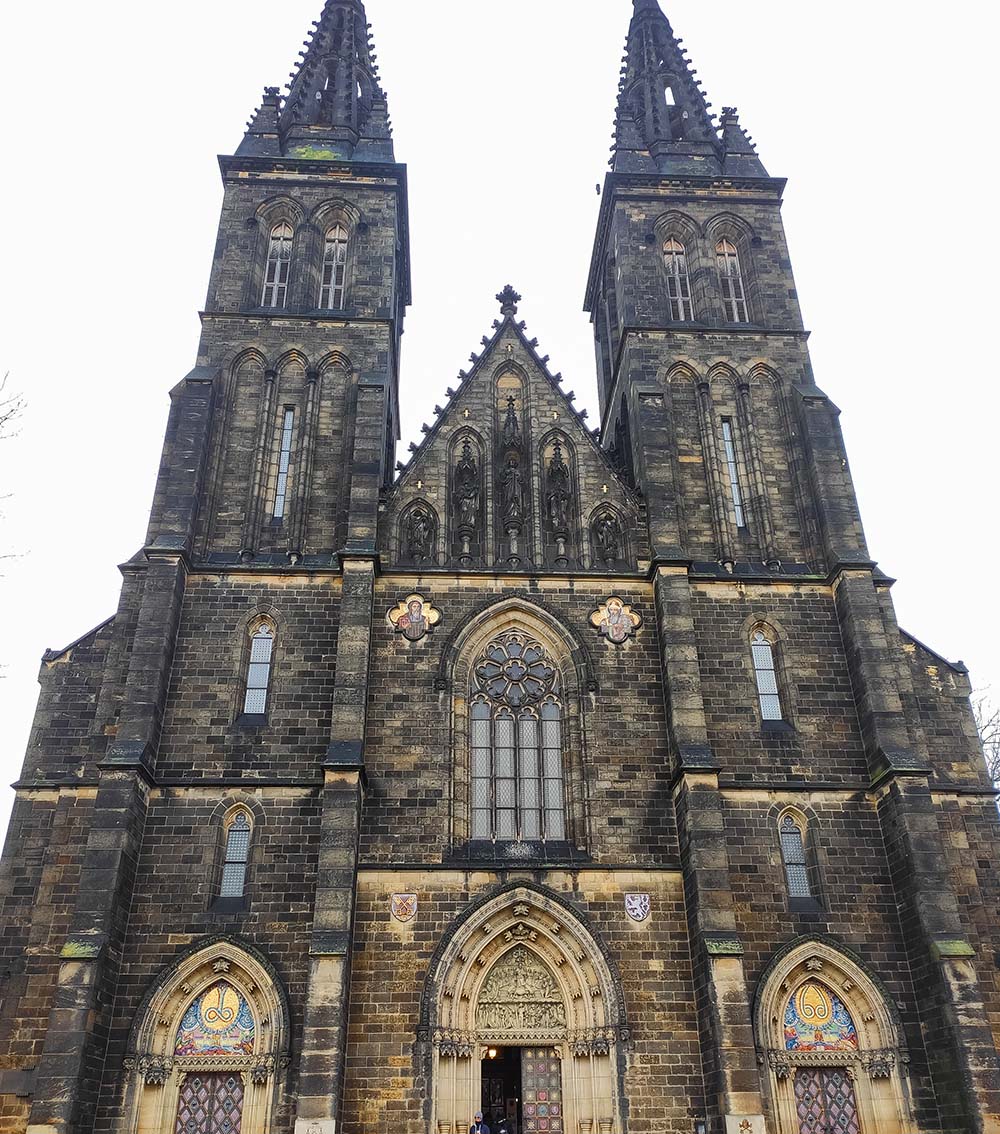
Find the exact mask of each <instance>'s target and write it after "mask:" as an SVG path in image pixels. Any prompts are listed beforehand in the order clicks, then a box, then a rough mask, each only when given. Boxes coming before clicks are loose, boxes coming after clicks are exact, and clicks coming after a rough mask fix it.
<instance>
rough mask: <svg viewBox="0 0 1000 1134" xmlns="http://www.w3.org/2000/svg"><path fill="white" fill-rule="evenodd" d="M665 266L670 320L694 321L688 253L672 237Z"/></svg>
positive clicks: (666, 246) (665, 249) (665, 250)
mask: <svg viewBox="0 0 1000 1134" xmlns="http://www.w3.org/2000/svg"><path fill="white" fill-rule="evenodd" d="M668 89H669V88H668ZM663 265H664V267H665V268H666V269H667V297H668V299H669V301H670V318H671V319H674V320H676V321H677V322H678V323H683V322H686V321H688V320H690V319H693V318H694V308H693V307H692V305H691V283H690V280H689V279H688V268H687V253H686V252H685V251H684V245H683V244H681V242H680V241H679V240H676V239H675V238H674V237H672V236H671V237H669V238H668V239H667V240H665V241H664V242H663Z"/></svg>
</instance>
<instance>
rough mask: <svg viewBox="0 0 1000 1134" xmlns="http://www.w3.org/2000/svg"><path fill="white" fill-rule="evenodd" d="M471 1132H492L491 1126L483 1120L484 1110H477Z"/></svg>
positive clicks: (487, 1133)
mask: <svg viewBox="0 0 1000 1134" xmlns="http://www.w3.org/2000/svg"><path fill="white" fill-rule="evenodd" d="M469 1134H490V1128H489V1127H488V1126H487V1125H486V1123H485V1122H483V1112H482V1111H481V1110H477V1111H476V1117H475V1121H474V1122H473V1123H472V1125H471V1126H470V1127H469Z"/></svg>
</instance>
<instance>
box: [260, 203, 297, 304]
mask: <svg viewBox="0 0 1000 1134" xmlns="http://www.w3.org/2000/svg"><path fill="white" fill-rule="evenodd" d="M291 270H292V226H291V225H290V224H286V223H284V222H282V223H281V224H276V225H275V226H274V228H272V229H271V236H270V239H269V240H268V243H267V265H266V267H265V268H264V294H263V296H262V297H261V301H260V305H261V307H284V306H285V300H286V299H287V297H288V277H289V274H290V273H291Z"/></svg>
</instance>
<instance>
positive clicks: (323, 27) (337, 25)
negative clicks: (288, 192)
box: [238, 0, 395, 162]
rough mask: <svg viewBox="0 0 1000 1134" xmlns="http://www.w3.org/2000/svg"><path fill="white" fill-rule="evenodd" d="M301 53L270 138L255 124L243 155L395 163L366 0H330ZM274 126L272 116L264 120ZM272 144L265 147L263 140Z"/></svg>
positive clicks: (245, 143) (277, 113)
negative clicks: (276, 145)
mask: <svg viewBox="0 0 1000 1134" xmlns="http://www.w3.org/2000/svg"><path fill="white" fill-rule="evenodd" d="M313 28H314V30H313V32H312V33H311V34H310V36H309V38H308V39H307V40H306V41H305V44H304V48H305V50H303V51H300V52H299V56H300V58H299V61H298V63H297V65H296V68H295V70H294V71H293V72H292V73H291V75H290V79H291V82H290V83H289V85H288V95H287V97H286V98H285V99H284V101H283V103H282V104H281V105H280V108H279V107H278V106H275V107H274V110H275V112H276V116H277V126H278V130H277V132H276V133H277V144H278V149H277V150H275V149H274V145H275V143H274V141H273V140H272V133H273V132H272V131H271V130H270V129H269V130H268V131H267V138H266V141H265V143H262V142H261V141H260V140H259V139H258V135H259V134H260V133H261V130H260V129H259V128H258V129H256V130H254V129H251V130H250V131H249V132H248V135H247V138H246V139H244V144H243V145H242V146H241V147H240V150H239V151H238V152H240V153H260V152H267V153H279V154H281V155H288V156H291V157H301V158H307V159H311V160H318V161H375V162H384V161H389V162H391V161H394V160H395V159H394V155H393V147H392V129H391V126H390V123H389V108H388V104H387V101H386V96H385V92H384V91H383V90H382V87H381V84H380V81H379V75H378V67H377V66H376V63H375V56H374V52H373V50H372V43H371V42H370V39H371V37H370V30H369V29H370V25H369V24H368V22H367V18H366V16H365V6H364V3H363V0H326V3H325V5H324V8H323V13H322V15H321V16H320V18H319V20H318V21H316V23H315V24H314V25H313ZM265 124H266V125H267V126H268V127H270V126H271V122H270V119H268V120H267V121H266V123H265ZM265 144H266V145H267V146H268V147H269V148H267V149H266V151H265V150H262V146H263V145H265Z"/></svg>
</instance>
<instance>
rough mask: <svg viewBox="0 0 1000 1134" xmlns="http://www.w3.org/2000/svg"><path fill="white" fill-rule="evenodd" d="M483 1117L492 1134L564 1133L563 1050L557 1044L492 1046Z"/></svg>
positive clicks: (485, 1063) (485, 1066)
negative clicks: (542, 1045) (504, 1129)
mask: <svg viewBox="0 0 1000 1134" xmlns="http://www.w3.org/2000/svg"><path fill="white" fill-rule="evenodd" d="M482 1112H483V1118H484V1120H485V1121H486V1124H487V1126H489V1128H490V1131H491V1134H499V1132H500V1131H501V1130H502V1128H503V1127H506V1129H507V1131H508V1134H522V1132H523V1134H563V1131H564V1124H563V1093H562V1063H561V1053H560V1052H559V1050H558V1049H557V1048H554V1047H506V1048H497V1047H488V1048H487V1049H486V1054H485V1057H484V1059H483V1088H482Z"/></svg>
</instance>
